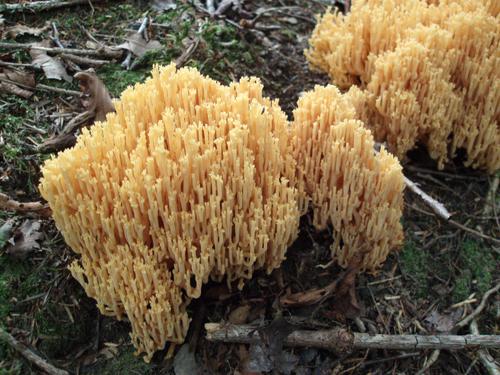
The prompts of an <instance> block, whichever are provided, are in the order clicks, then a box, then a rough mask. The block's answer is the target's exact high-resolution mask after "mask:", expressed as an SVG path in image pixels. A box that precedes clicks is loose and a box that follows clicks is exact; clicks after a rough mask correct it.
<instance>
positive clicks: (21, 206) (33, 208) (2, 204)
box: [0, 193, 51, 216]
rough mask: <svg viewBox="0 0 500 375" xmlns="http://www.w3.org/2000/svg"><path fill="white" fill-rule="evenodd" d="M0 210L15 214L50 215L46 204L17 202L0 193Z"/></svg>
mask: <svg viewBox="0 0 500 375" xmlns="http://www.w3.org/2000/svg"><path fill="white" fill-rule="evenodd" d="M0 208H1V209H2V210H8V211H15V212H35V213H37V214H39V215H42V216H50V214H51V210H50V207H49V205H48V204H44V203H42V202H18V201H16V200H14V199H12V198H10V197H9V196H8V195H7V194H4V193H0Z"/></svg>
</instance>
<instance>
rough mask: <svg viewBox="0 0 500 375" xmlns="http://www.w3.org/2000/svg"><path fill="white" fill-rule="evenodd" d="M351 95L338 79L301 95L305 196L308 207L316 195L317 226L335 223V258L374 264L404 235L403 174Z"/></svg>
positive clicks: (300, 170)
mask: <svg viewBox="0 0 500 375" xmlns="http://www.w3.org/2000/svg"><path fill="white" fill-rule="evenodd" d="M350 94H351V95H353V96H356V95H357V94H358V93H356V92H351V93H350ZM350 99H351V97H350V96H349V95H342V94H341V93H340V91H339V90H338V89H337V88H336V87H335V86H333V85H330V86H327V87H320V86H317V87H316V88H315V89H314V90H313V91H311V92H308V93H306V94H305V95H304V96H303V97H302V98H300V99H299V102H298V106H297V109H295V111H294V113H293V114H294V122H293V125H292V130H291V132H292V143H293V151H294V156H295V158H296V160H297V180H298V181H297V186H298V189H299V195H300V199H299V201H300V206H301V209H302V211H305V210H306V209H307V207H308V205H309V204H308V202H309V201H310V203H311V205H312V210H313V215H314V220H313V223H314V225H315V227H316V228H318V229H324V228H325V227H326V226H327V225H331V227H332V229H333V232H334V243H333V245H332V255H333V257H334V259H336V260H337V261H338V262H339V263H340V264H341V265H342V266H347V265H349V264H350V263H351V262H359V261H361V264H360V265H361V268H362V269H365V270H371V271H373V270H375V269H376V268H377V267H378V266H379V265H380V264H381V263H382V262H383V261H384V260H385V258H386V257H387V254H388V253H389V251H390V250H392V249H394V248H396V247H397V246H399V245H400V244H401V242H402V239H403V231H402V226H401V223H400V218H401V216H402V208H403V194H402V192H403V188H404V181H403V174H402V173H401V166H400V164H399V162H398V160H397V159H396V158H394V157H393V156H392V155H390V154H389V153H388V152H387V151H386V150H384V149H382V150H381V151H380V152H378V153H375V150H374V141H373V137H372V135H371V133H370V131H369V130H367V129H366V128H364V127H363V123H362V122H361V121H359V120H356V119H355V117H356V108H355V106H354V105H353V104H352V103H351V100H350Z"/></svg>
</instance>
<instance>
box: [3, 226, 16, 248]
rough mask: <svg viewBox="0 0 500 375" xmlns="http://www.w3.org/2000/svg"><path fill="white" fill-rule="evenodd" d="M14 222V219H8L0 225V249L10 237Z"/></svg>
mask: <svg viewBox="0 0 500 375" xmlns="http://www.w3.org/2000/svg"><path fill="white" fill-rule="evenodd" d="M14 222H15V220H14V219H9V220H7V221H6V222H5V223H3V224H2V226H1V227H0V250H1V249H2V248H3V247H4V246H5V244H6V243H7V240H8V239H9V238H10V233H11V232H12V227H13V226H14Z"/></svg>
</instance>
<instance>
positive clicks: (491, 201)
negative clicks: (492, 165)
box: [483, 174, 499, 216]
mask: <svg viewBox="0 0 500 375" xmlns="http://www.w3.org/2000/svg"><path fill="white" fill-rule="evenodd" d="M498 182H499V175H498V174H497V175H496V176H495V177H494V178H493V181H492V182H491V184H490V189H489V190H488V194H486V204H485V205H484V209H483V216H488V215H490V214H491V212H492V211H494V210H493V208H494V207H495V205H496V204H497V203H496V200H495V197H496V196H497V190H498Z"/></svg>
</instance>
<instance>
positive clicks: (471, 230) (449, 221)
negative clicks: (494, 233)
mask: <svg viewBox="0 0 500 375" xmlns="http://www.w3.org/2000/svg"><path fill="white" fill-rule="evenodd" d="M448 223H450V224H451V225H453V226H454V227H457V228H459V229H461V230H463V231H464V232H468V233H470V234H472V235H474V236H476V237H479V238H482V239H484V240H488V241H491V242H493V243H496V244H497V245H500V240H499V239H497V238H494V237H491V236H488V235H487V234H484V233H481V232H479V231H477V230H475V229H472V228H469V227H466V226H465V225H463V224H461V223H459V222H458V221H455V220H451V219H450V220H448Z"/></svg>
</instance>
